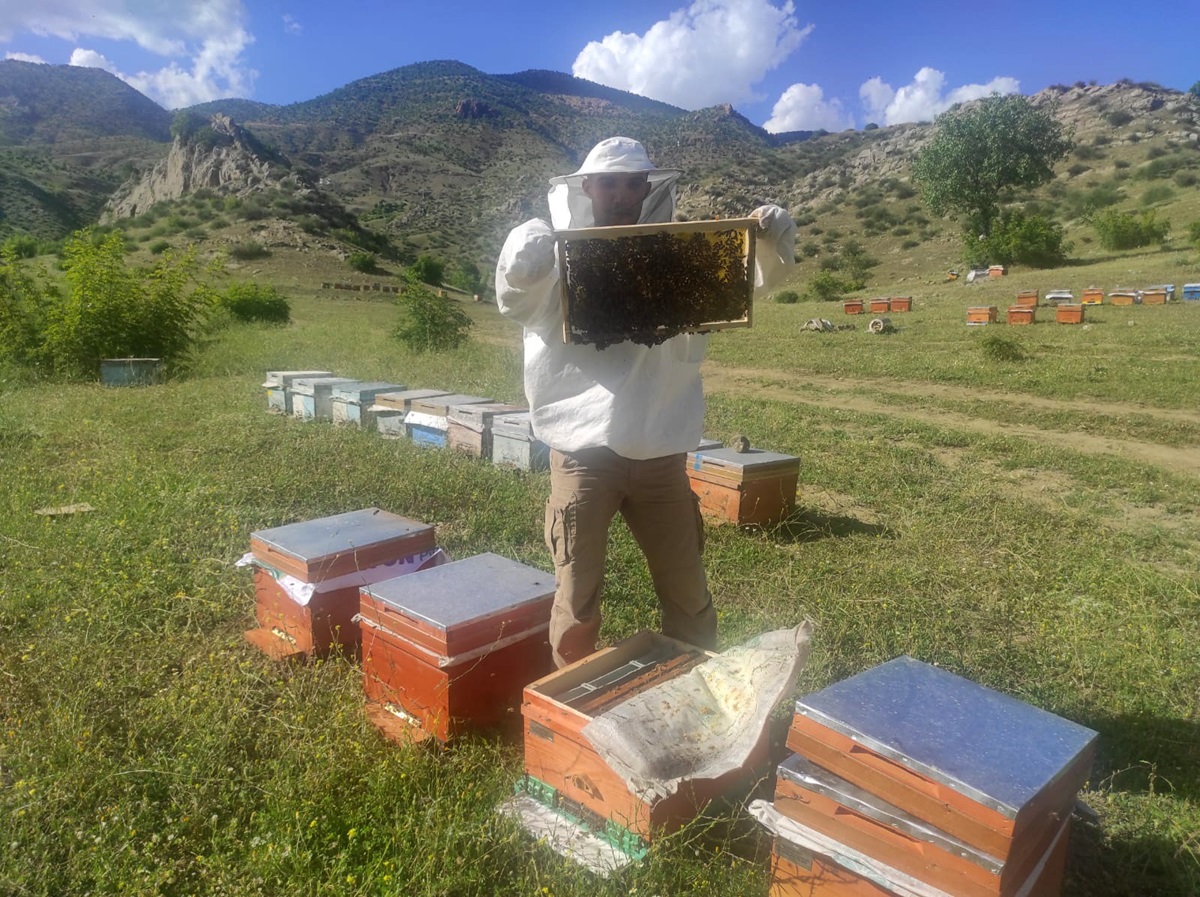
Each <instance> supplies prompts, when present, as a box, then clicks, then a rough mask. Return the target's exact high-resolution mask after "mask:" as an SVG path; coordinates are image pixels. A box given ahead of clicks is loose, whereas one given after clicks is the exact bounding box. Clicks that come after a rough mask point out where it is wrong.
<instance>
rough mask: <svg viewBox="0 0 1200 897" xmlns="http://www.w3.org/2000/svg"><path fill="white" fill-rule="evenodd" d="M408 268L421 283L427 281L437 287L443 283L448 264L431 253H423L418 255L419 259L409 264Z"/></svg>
mask: <svg viewBox="0 0 1200 897" xmlns="http://www.w3.org/2000/svg"><path fill="white" fill-rule="evenodd" d="M408 270H410V271H411V272H412V273H413V275H414V276H415V277H416V278H417V280H419V281H421V283H427V284H430V285H431V286H435V287H436V286H441V284H442V278H443V277H444V276H445V273H446V266H445V265H444V264H443V263H442V262H440V261H438V260H437V259H435V258H434V257H433V256H431V255H422V256H418V257H417V260H416V261H415V262H413V263H412V264H411V265H409V267H408Z"/></svg>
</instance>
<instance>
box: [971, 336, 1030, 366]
mask: <svg viewBox="0 0 1200 897" xmlns="http://www.w3.org/2000/svg"><path fill="white" fill-rule="evenodd" d="M980 348H981V349H982V350H983V354H984V355H986V356H987V357H988V358H990V359H991V360H992V361H1024V360H1025V359H1026V358H1028V357H1029V356H1028V355H1027V354H1026V353H1025V350H1024V349H1022V348H1021V347H1020V346H1019V345H1018V344H1017V343H1015V342H1013V341H1012V340H1011V339H1008V338H1007V337H1003V336H997V335H996V334H989V335H988V336H985V337H984V338H983V340H982V341H981V342H980Z"/></svg>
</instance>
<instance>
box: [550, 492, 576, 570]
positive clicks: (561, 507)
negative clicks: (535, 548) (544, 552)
mask: <svg viewBox="0 0 1200 897" xmlns="http://www.w3.org/2000/svg"><path fill="white" fill-rule="evenodd" d="M545 535H546V548H548V549H549V550H550V557H552V558H553V559H554V566H555V567H565V566H567V564H569V563H571V556H572V551H571V545H572V543H573V542H574V541H575V499H573V498H572V499H570V500H569V501H568V502H567V503H566V504H559V503H557V502H555V500H554V499H553V498H549V499H547V500H546V534H545Z"/></svg>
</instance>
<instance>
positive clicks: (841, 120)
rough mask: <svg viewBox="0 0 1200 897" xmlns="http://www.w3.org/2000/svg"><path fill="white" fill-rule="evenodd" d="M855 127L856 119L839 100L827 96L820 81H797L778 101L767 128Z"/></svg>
mask: <svg viewBox="0 0 1200 897" xmlns="http://www.w3.org/2000/svg"><path fill="white" fill-rule="evenodd" d="M853 127H854V119H853V118H852V117H851V116H850V115H849V114H848V113H847V112H846V110H845V109H843V108H842V102H841V100H838V99H832V98H831V99H828V100H827V99H825V93H824V91H822V90H821V88H820V87H819V86H818V85H816V84H793V85H792V86H791V87H789V88H788V89H787V90H785V91H784V92H783V94H782V95H781V96H780V97H779V99H778V100H776V101H775V107H774V108H773V109H772V110H771V117H770V118H769V119H767V121H766V123H765V124H764V125H763V130H765V131H769V132H770V133H772V134H779V133H782V132H783V131H816V130H820V129H822V128H823V129H825V130H826V131H844V130H846V129H847V128H853Z"/></svg>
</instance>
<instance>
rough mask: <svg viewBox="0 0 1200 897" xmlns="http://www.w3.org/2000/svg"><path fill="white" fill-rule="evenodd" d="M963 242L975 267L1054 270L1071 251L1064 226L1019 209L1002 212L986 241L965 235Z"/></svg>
mask: <svg viewBox="0 0 1200 897" xmlns="http://www.w3.org/2000/svg"><path fill="white" fill-rule="evenodd" d="M964 239H965V240H966V242H967V245H966V247H965V248H966V253H965V255H966V257H967V261H969V262H972V263H979V262H988V263H990V264H998V265H1012V264H1023V265H1029V266H1031V267H1034V268H1053V267H1055V266H1056V265H1061V264H1062V263H1063V262H1064V261H1065V260H1066V257H1067V253H1068V252H1070V251H1071V244H1070V243H1067V242H1066V239H1065V236H1064V234H1063V229H1062V225H1060V224H1057V223H1056V222H1054V221H1051V220H1050V219H1049V218H1043V217H1042V216H1041V215H1027V214H1026V213H1025V212H1022V211H1020V210H1019V209H1005V210H1004V211H1003V212H1001V213H1000V217H999V219H997V221H996V223H995V224H993V225H992V230H991V233H989V234H988V235H987V237H986V238H985V239H983V240H978V239H976V240H972V239H971V238H970V236H969V235H964Z"/></svg>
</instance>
